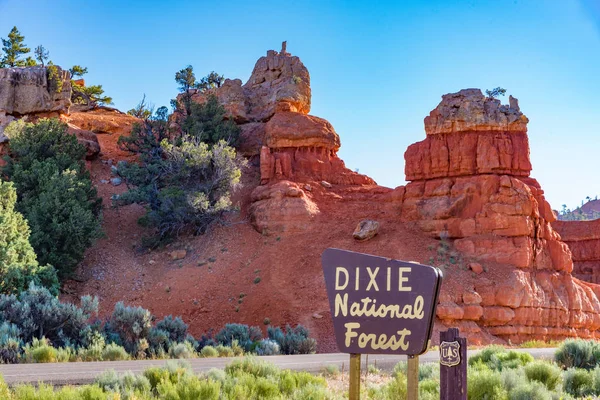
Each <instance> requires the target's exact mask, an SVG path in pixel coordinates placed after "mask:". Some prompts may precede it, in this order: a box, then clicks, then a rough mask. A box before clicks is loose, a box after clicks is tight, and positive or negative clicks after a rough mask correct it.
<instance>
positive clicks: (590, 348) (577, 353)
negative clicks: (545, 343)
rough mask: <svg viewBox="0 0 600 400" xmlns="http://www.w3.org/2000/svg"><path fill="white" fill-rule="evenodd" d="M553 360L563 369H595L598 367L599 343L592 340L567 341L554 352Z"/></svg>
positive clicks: (599, 361) (599, 362) (599, 360)
mask: <svg viewBox="0 0 600 400" xmlns="http://www.w3.org/2000/svg"><path fill="white" fill-rule="evenodd" d="M554 360H555V361H556V363H557V364H558V365H560V366H561V367H562V368H564V369H567V368H584V369H593V368H596V367H597V366H599V365H600V343H598V342H596V341H594V340H582V339H567V340H565V341H564V342H562V343H561V345H560V346H559V347H558V349H557V350H556V354H555V355H554Z"/></svg>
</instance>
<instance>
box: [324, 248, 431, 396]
mask: <svg viewBox="0 0 600 400" xmlns="http://www.w3.org/2000/svg"><path fill="white" fill-rule="evenodd" d="M322 262H323V274H324V276H325V286H326V287H327V295H328V297H329V306H330V309H331V316H332V319H333V327H334V330H335V336H336V340H337V345H338V348H339V349H340V351H341V352H343V353H350V400H358V399H359V398H360V355H361V354H405V355H408V356H409V364H408V368H409V372H408V385H409V387H408V391H409V393H413V392H414V393H417V391H418V387H417V384H418V382H417V381H418V371H419V359H418V357H417V356H418V355H419V354H423V353H424V352H425V351H427V345H428V343H429V338H430V337H431V330H432V328H433V319H434V318H435V308H436V305H437V299H438V295H439V290H440V286H441V282H442V272H441V271H440V270H439V269H437V268H434V267H431V266H427V265H421V264H417V263H412V262H404V261H398V260H392V259H390V258H384V257H378V256H372V255H368V254H361V253H355V252H352V251H347V250H339V249H327V250H325V251H324V252H323V255H322ZM413 377H416V378H417V379H416V380H414V379H413V380H414V382H413V381H411V378H413ZM408 398H409V399H413V398H414V399H415V400H416V399H417V397H416V396H415V397H411V395H410V394H409V397H408Z"/></svg>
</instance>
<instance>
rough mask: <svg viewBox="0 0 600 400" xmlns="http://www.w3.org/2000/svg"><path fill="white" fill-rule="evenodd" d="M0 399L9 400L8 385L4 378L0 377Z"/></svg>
mask: <svg viewBox="0 0 600 400" xmlns="http://www.w3.org/2000/svg"><path fill="white" fill-rule="evenodd" d="M0 399H7V400H10V399H11V394H10V390H9V389H8V385H7V384H6V382H5V381H4V378H2V376H1V375H0Z"/></svg>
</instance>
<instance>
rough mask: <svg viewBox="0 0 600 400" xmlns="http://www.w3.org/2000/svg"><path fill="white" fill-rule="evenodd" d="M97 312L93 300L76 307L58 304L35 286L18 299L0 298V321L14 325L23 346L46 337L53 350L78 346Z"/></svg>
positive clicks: (85, 300)
mask: <svg viewBox="0 0 600 400" xmlns="http://www.w3.org/2000/svg"><path fill="white" fill-rule="evenodd" d="M97 311H98V299H97V298H92V297H90V296H84V297H82V298H81V307H77V306H75V305H74V304H71V303H61V302H60V301H59V300H58V298H57V297H55V296H53V295H52V294H51V293H50V292H49V291H48V289H45V288H40V287H36V286H35V285H32V286H30V288H29V289H28V290H27V291H24V292H21V293H20V294H19V296H18V297H17V296H14V295H10V296H7V295H0V320H1V321H7V322H8V323H11V324H13V325H15V326H16V327H17V328H18V329H19V332H20V336H19V338H20V339H21V340H22V341H23V342H24V343H31V342H32V341H33V340H34V339H41V338H42V337H46V338H47V339H49V340H50V342H51V343H53V344H55V345H56V346H63V347H64V346H67V345H74V346H79V345H81V344H82V343H83V339H84V338H83V337H82V332H84V331H85V330H86V328H87V327H88V326H89V325H88V320H89V319H90V318H91V316H92V315H94V314H96V313H97Z"/></svg>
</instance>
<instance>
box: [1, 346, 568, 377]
mask: <svg viewBox="0 0 600 400" xmlns="http://www.w3.org/2000/svg"><path fill="white" fill-rule="evenodd" d="M555 350H556V349H524V350H518V351H525V352H528V353H530V354H531V355H532V356H533V357H535V358H552V357H553V356H554V351H555ZM477 352H478V350H469V351H468V355H469V356H471V355H473V354H476V353H477ZM438 355H439V354H438V352H437V351H430V352H428V353H426V354H423V355H422V356H420V357H419V361H420V362H422V363H425V362H438V360H439V357H438ZM258 358H260V359H263V360H266V361H269V362H271V363H273V364H275V365H277V366H278V367H281V368H283V369H292V370H302V371H309V372H319V371H321V370H322V369H323V367H325V366H328V365H337V366H338V367H339V368H340V370H342V369H347V368H348V362H349V357H348V354H341V353H336V354H310V355H299V356H270V357H258ZM232 360H234V358H196V359H191V360H187V361H188V362H189V363H190V364H191V365H192V368H193V370H194V372H195V373H199V372H203V371H208V370H209V369H211V368H224V367H225V365H227V364H229V363H230V362H231V361H232ZM362 360H363V365H364V363H365V362H366V356H363V357H362ZM404 360H406V357H405V356H390V355H370V356H369V364H374V365H376V366H377V367H378V368H381V369H384V370H390V369H391V368H393V366H394V365H396V364H397V363H398V362H399V361H404ZM166 362H167V361H166V360H144V361H103V362H72V363H55V364H12V365H1V364H0V375H2V376H3V377H4V380H5V381H6V383H8V384H9V385H15V384H18V383H37V382H45V383H52V384H54V385H67V384H69V385H82V384H86V383H91V382H93V381H94V378H95V377H96V376H98V375H100V374H101V373H103V372H104V371H107V370H111V369H112V370H115V371H116V372H118V373H124V372H127V371H131V372H134V373H141V372H142V371H144V370H145V369H147V368H149V367H154V366H163V365H165V363H166Z"/></svg>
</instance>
